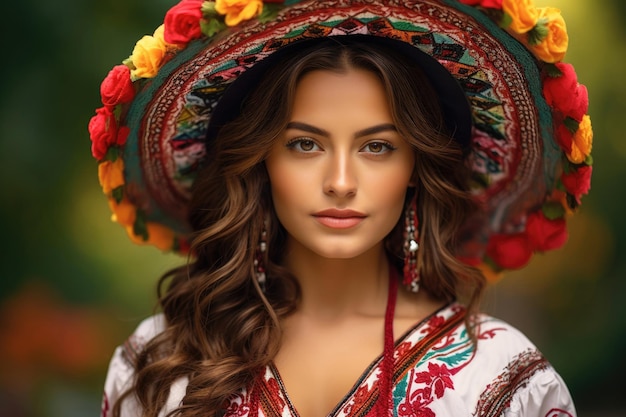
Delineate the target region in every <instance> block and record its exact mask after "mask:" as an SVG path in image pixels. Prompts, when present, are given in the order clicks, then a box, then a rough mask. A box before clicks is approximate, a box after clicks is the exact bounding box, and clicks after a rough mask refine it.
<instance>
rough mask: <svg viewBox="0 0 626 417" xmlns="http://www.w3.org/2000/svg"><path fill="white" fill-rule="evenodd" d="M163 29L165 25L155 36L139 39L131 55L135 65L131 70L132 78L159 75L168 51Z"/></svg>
mask: <svg viewBox="0 0 626 417" xmlns="http://www.w3.org/2000/svg"><path fill="white" fill-rule="evenodd" d="M163 31H164V26H163V25H161V26H159V27H158V28H157V30H155V31H154V35H153V36H149V35H146V36H144V37H143V38H141V39H139V40H138V41H137V43H136V44H135V48H134V49H133V53H132V55H131V56H130V60H131V61H132V63H133V67H134V68H133V69H131V71H130V76H131V79H133V80H136V79H138V78H152V77H154V76H155V75H157V73H158V72H159V69H160V68H161V65H162V63H163V58H164V57H165V53H166V52H167V44H166V43H165V41H164V40H163Z"/></svg>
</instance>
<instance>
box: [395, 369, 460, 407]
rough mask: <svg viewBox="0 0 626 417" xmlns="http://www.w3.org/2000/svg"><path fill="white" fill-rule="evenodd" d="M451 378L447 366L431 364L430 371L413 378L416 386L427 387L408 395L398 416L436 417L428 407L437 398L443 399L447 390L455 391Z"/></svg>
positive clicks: (419, 373) (417, 374) (401, 405)
mask: <svg viewBox="0 0 626 417" xmlns="http://www.w3.org/2000/svg"><path fill="white" fill-rule="evenodd" d="M451 376H452V375H451V373H450V370H449V369H448V367H447V366H446V365H437V364H436V363H433V362H430V363H429V364H428V371H424V372H418V373H416V374H415V375H414V376H413V381H414V383H415V384H421V385H425V386H424V387H422V388H419V389H417V390H415V391H413V392H411V393H410V394H409V395H407V398H406V400H405V401H404V402H402V403H401V404H400V406H399V407H398V415H400V416H411V417H413V416H415V417H435V413H434V412H433V411H432V410H431V409H430V408H429V407H428V406H429V405H430V404H431V403H432V402H433V401H434V400H435V397H436V398H441V397H443V395H444V394H445V391H446V389H452V390H453V389H454V383H453V382H452V378H451ZM433 395H434V397H433Z"/></svg>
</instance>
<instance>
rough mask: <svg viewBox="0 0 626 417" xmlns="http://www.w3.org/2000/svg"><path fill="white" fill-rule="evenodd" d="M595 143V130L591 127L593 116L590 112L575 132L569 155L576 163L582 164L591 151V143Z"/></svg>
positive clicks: (568, 157)
mask: <svg viewBox="0 0 626 417" xmlns="http://www.w3.org/2000/svg"><path fill="white" fill-rule="evenodd" d="M592 144H593V130H592V129H591V118H590V117H589V115H588V114H586V115H584V116H583V119H582V120H581V121H580V124H579V125H578V130H577V131H576V133H575V134H574V138H573V139H572V150H571V151H570V153H569V154H568V155H567V159H569V160H570V161H571V162H572V163H574V164H581V163H583V162H584V161H585V159H586V158H587V156H589V154H590V153H591V145H592Z"/></svg>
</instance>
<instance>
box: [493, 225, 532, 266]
mask: <svg viewBox="0 0 626 417" xmlns="http://www.w3.org/2000/svg"><path fill="white" fill-rule="evenodd" d="M532 254H533V252H532V249H531V247H530V243H529V242H528V238H527V236H526V234H525V233H516V234H513V235H493V236H491V238H490V239H489V244H488V245H487V256H489V257H490V258H491V259H492V260H493V261H494V262H495V263H496V264H497V265H498V266H500V267H501V268H504V269H519V268H521V267H523V266H525V265H526V264H527V263H528V262H529V261H530V258H531V256H532Z"/></svg>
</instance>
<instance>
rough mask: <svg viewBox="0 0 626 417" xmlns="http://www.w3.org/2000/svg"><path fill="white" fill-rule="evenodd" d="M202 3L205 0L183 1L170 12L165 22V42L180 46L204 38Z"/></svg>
mask: <svg viewBox="0 0 626 417" xmlns="http://www.w3.org/2000/svg"><path fill="white" fill-rule="evenodd" d="M202 2H203V0H182V1H181V2H180V3H178V4H177V5H176V6H174V7H172V8H171V9H169V10H168V12H167V13H166V14H165V22H164V24H165V33H164V35H163V37H164V39H165V42H167V43H169V44H176V45H180V44H186V43H188V42H189V41H190V40H192V39H197V38H200V37H201V36H202V30H201V28H200V19H202V10H201V8H202Z"/></svg>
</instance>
